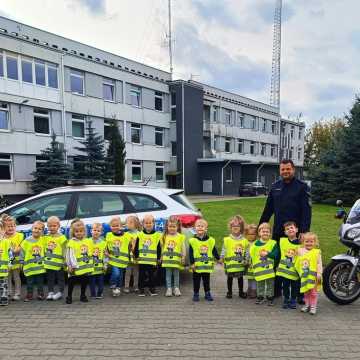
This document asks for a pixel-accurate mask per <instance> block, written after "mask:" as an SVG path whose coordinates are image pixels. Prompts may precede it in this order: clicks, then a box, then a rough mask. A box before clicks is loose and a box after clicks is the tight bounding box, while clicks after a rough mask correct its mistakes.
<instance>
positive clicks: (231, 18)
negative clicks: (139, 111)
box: [0, 0, 360, 125]
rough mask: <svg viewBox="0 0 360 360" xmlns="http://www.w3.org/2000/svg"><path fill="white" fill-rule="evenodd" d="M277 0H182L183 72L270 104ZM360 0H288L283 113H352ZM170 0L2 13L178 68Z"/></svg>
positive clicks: (8, 7) (45, 2) (2, 4)
mask: <svg viewBox="0 0 360 360" xmlns="http://www.w3.org/2000/svg"><path fill="white" fill-rule="evenodd" d="M274 7H275V0H172V15H173V16H172V23H173V26H172V29H173V49H174V78H181V79H185V80H188V79H190V78H192V79H194V80H196V81H199V82H203V83H206V84H209V85H213V86H216V87H219V88H222V89H224V90H227V91H232V92H235V93H238V94H240V95H243V96H246V97H250V98H252V99H255V100H258V101H262V102H265V103H268V102H269V98H270V79H271V59H272V36H273V34H272V27H273V16H274ZM359 11H360V1H358V0H283V13H282V15H283V21H282V56H281V114H282V116H283V117H285V118H290V119H296V118H298V117H299V116H300V117H301V120H302V121H305V122H306V123H307V125H310V124H311V123H313V122H314V121H318V120H323V121H325V120H327V119H332V118H333V117H342V116H344V114H347V113H348V112H349V109H350V108H351V106H352V104H353V102H354V98H355V94H357V93H358V92H359V90H358V88H359V80H360V66H359V64H358V63H357V59H359V57H360V56H359V55H360V22H359V21H358V14H359ZM167 14H168V1H167V0H137V1H133V0H62V1H54V0H0V15H2V16H6V17H9V18H12V19H14V20H18V21H21V22H23V23H25V24H28V25H31V26H35V27H38V28H40V29H44V30H47V31H49V32H53V33H55V34H59V35H62V36H65V37H68V38H71V39H74V40H77V41H80V42H83V43H86V44H88V45H93V46H95V47H98V48H101V49H103V50H107V51H110V52H113V53H115V54H118V55H121V56H124V57H127V58H130V59H133V60H136V61H140V62H143V63H145V64H148V65H151V66H155V67H158V68H160V69H164V70H169V56H168V48H167V45H166V44H167V41H168V16H167Z"/></svg>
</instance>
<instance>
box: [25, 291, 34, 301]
mask: <svg viewBox="0 0 360 360" xmlns="http://www.w3.org/2000/svg"><path fill="white" fill-rule="evenodd" d="M32 299H33V294H30V293H27V294H26V296H25V299H24V301H25V302H29V301H31V300H32Z"/></svg>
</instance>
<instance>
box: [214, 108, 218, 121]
mask: <svg viewBox="0 0 360 360" xmlns="http://www.w3.org/2000/svg"><path fill="white" fill-rule="evenodd" d="M218 113H219V108H218V107H217V106H214V107H213V121H214V122H217V121H218Z"/></svg>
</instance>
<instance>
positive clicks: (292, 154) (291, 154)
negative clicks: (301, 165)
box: [289, 146, 294, 159]
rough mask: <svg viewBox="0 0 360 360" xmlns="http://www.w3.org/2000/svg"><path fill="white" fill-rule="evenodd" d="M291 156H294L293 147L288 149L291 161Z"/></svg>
mask: <svg viewBox="0 0 360 360" xmlns="http://www.w3.org/2000/svg"><path fill="white" fill-rule="evenodd" d="M293 156H294V147H293V146H291V147H290V150H289V159H292V158H293Z"/></svg>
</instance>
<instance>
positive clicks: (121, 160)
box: [106, 119, 126, 185]
mask: <svg viewBox="0 0 360 360" xmlns="http://www.w3.org/2000/svg"><path fill="white" fill-rule="evenodd" d="M108 139H109V147H108V150H107V156H106V158H107V166H106V167H107V171H106V173H107V175H108V177H109V178H110V179H111V182H112V183H113V184H117V185H122V184H124V181H125V157H126V150H125V142H124V140H123V138H122V136H121V135H120V132H119V128H118V126H117V123H116V121H115V119H114V120H113V121H111V122H110V126H109V129H108Z"/></svg>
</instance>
